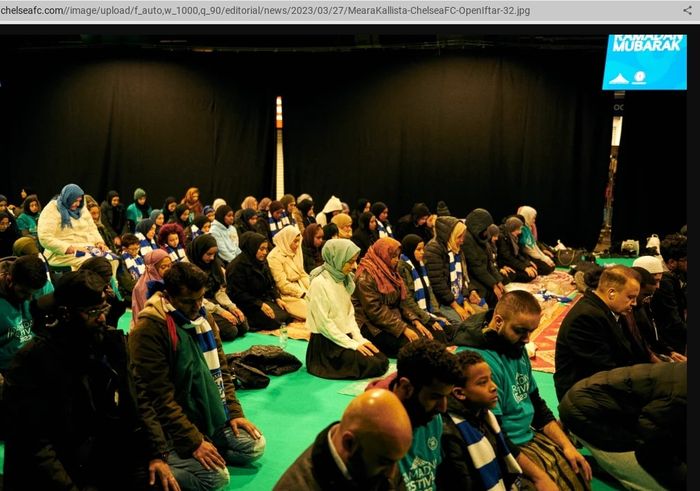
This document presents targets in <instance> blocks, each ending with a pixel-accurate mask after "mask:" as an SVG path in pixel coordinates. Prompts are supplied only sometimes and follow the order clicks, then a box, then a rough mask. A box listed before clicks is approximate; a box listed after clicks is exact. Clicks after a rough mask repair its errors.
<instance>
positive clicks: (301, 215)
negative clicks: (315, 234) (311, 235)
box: [294, 199, 316, 234]
mask: <svg viewBox="0 0 700 491" xmlns="http://www.w3.org/2000/svg"><path fill="white" fill-rule="evenodd" d="M294 220H295V221H296V223H297V227H299V231H300V232H301V233H302V234H303V233H304V229H305V228H306V227H308V226H309V225H311V224H312V223H316V216H315V215H314V202H313V201H311V200H310V199H304V200H302V201H300V202H299V203H297V207H296V209H295V210H294Z"/></svg>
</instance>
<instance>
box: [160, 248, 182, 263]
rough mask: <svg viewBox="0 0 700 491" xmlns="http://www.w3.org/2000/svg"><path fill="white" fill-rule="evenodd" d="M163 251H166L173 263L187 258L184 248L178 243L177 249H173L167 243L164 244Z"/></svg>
mask: <svg viewBox="0 0 700 491" xmlns="http://www.w3.org/2000/svg"><path fill="white" fill-rule="evenodd" d="M165 252H167V253H168V256H170V260H171V261H172V262H173V263H177V262H180V261H182V260H183V259H184V260H187V255H186V254H185V249H184V248H183V247H182V245H180V244H178V245H177V249H173V248H172V247H170V246H169V245H167V244H166V245H165Z"/></svg>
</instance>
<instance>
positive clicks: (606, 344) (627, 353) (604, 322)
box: [554, 290, 649, 400]
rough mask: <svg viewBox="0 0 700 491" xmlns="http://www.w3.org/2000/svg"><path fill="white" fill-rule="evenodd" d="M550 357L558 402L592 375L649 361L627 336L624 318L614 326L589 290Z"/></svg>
mask: <svg viewBox="0 0 700 491" xmlns="http://www.w3.org/2000/svg"><path fill="white" fill-rule="evenodd" d="M554 356H555V358H554V361H555V366H556V371H555V372H554V386H555V388H556V390H557V399H558V400H561V398H562V397H564V394H565V393H566V391H567V390H569V387H571V386H572V385H574V384H575V383H576V382H578V381H579V380H581V379H583V378H586V377H590V376H591V375H593V374H594V373H597V372H600V371H603V370H612V369H613V368H618V367H624V366H629V365H634V364H636V363H645V362H648V361H649V355H648V353H647V352H646V351H644V350H643V349H642V347H641V346H639V345H638V344H637V343H636V341H635V340H634V338H633V337H632V336H631V334H630V332H629V330H628V328H627V324H626V320H625V318H624V316H620V322H619V323H618V322H617V321H616V320H615V317H614V316H613V313H612V311H611V310H610V308H608V306H607V305H606V304H605V302H603V300H601V299H600V298H599V297H598V296H597V295H596V294H595V293H593V291H592V290H588V291H587V292H586V293H584V294H583V297H582V298H581V299H580V300H579V301H578V302H577V303H576V304H575V305H574V306H573V307H572V308H571V310H570V311H569V313H568V314H566V317H565V318H564V321H563V322H562V324H561V327H560V328H559V333H558V335H557V344H556V350H555V355H554Z"/></svg>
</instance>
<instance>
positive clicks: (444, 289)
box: [423, 217, 470, 306]
mask: <svg viewBox="0 0 700 491" xmlns="http://www.w3.org/2000/svg"><path fill="white" fill-rule="evenodd" d="M457 221H458V220H457V219H456V218H455V217H438V218H437V220H435V238H433V239H432V240H431V241H430V242H428V243H427V244H426V245H425V256H424V258H423V262H424V263H425V269H427V270H428V279H429V280H430V287H431V288H432V289H433V293H434V294H435V298H437V300H438V302H440V305H448V306H449V305H451V304H452V302H454V300H455V296H454V295H453V294H452V291H451V289H450V257H449V255H448V250H447V241H448V240H449V239H450V234H451V233H452V229H454V228H455V226H456V225H457ZM462 271H463V272H464V285H463V287H462V295H464V298H465V299H466V298H467V297H468V296H469V289H470V288H468V286H467V268H466V265H465V264H464V262H463V263H462Z"/></svg>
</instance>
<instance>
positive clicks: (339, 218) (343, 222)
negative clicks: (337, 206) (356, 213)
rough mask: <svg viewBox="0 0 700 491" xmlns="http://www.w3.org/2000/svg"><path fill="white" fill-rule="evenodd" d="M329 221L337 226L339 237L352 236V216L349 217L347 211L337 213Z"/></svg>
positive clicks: (349, 237)
mask: <svg viewBox="0 0 700 491" xmlns="http://www.w3.org/2000/svg"><path fill="white" fill-rule="evenodd" d="M331 223H334V224H335V225H336V226H337V227H338V238H339V239H351V238H352V218H350V215H348V214H347V213H338V214H337V215H335V216H334V217H333V218H331Z"/></svg>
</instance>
